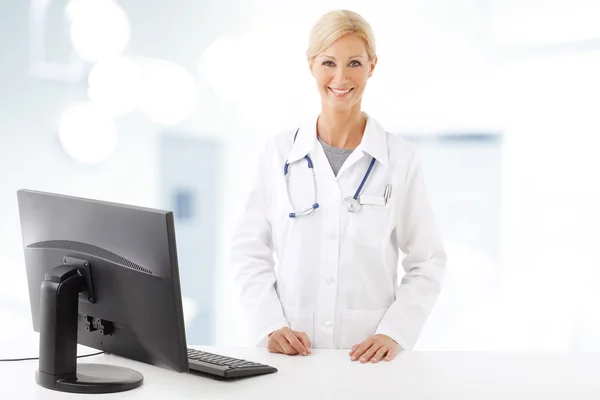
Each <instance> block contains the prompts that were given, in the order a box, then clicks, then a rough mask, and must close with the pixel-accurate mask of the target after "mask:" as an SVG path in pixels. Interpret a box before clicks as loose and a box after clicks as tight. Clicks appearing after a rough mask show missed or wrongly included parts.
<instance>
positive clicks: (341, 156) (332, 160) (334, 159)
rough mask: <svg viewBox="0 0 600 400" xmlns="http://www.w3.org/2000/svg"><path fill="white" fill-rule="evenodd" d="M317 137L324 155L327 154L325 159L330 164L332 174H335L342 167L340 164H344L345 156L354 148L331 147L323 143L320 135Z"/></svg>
mask: <svg viewBox="0 0 600 400" xmlns="http://www.w3.org/2000/svg"><path fill="white" fill-rule="evenodd" d="M317 137H318V138H319V142H320V143H321V146H323V150H325V155H326V156H327V160H329V165H331V169H332V170H333V174H334V175H335V176H337V174H338V172H339V171H340V168H342V165H343V164H344V161H346V158H348V156H349V155H350V154H352V152H353V151H354V149H338V148H337V147H333V146H330V145H328V144H327V143H325V141H323V139H321V137H320V136H317Z"/></svg>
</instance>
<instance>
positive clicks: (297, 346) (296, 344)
mask: <svg viewBox="0 0 600 400" xmlns="http://www.w3.org/2000/svg"><path fill="white" fill-rule="evenodd" d="M283 334H284V336H285V338H286V339H287V340H288V342H289V343H290V344H291V345H292V347H293V348H294V350H296V351H297V352H298V353H300V354H302V355H303V356H305V355H307V354H308V353H307V352H306V347H304V345H303V344H302V343H301V342H300V340H298V338H297V337H296V335H294V332H292V331H291V330H290V331H285V332H284V333H283Z"/></svg>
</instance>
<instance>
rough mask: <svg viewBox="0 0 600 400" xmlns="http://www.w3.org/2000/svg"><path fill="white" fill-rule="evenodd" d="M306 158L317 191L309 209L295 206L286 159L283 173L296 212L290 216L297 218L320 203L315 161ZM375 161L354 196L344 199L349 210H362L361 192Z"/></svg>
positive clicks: (372, 161)
mask: <svg viewBox="0 0 600 400" xmlns="http://www.w3.org/2000/svg"><path fill="white" fill-rule="evenodd" d="M299 130H300V128H298V130H296V134H295V135H294V143H295V142H296V137H297V136H298V131H299ZM304 158H306V161H307V162H308V168H309V169H310V170H311V172H312V176H313V186H314V193H315V197H314V202H313V205H312V206H311V207H310V208H307V209H305V210H301V211H298V210H296V207H295V206H294V202H293V201H292V195H291V194H290V175H291V174H290V168H289V167H290V164H289V163H288V162H287V161H286V162H285V165H284V166H283V175H284V176H285V185H286V189H287V195H288V200H289V201H290V204H291V206H292V209H293V210H294V212H291V213H290V214H289V216H290V218H296V217H299V216H306V215H310V214H312V213H313V211H314V210H316V209H317V208H319V203H318V202H317V178H316V176H315V169H314V168H313V162H312V160H311V158H310V156H309V155H308V154H307V155H305V156H304ZM375 161H376V160H375V157H373V158H372V159H371V163H370V164H369V168H368V169H367V172H366V173H365V176H364V177H363V178H362V181H361V182H360V185H359V186H358V189H356V193H354V196H348V197H346V198H345V199H344V201H343V204H344V207H345V208H346V210H348V211H349V212H356V211H358V210H360V200H359V198H360V192H361V191H362V188H363V186H365V182H366V181H367V178H369V174H370V173H371V170H372V169H373V165H375Z"/></svg>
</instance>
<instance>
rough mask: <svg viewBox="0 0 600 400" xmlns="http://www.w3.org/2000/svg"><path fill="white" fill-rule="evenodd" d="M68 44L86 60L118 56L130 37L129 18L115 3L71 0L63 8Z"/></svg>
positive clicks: (111, 1) (108, 0)
mask: <svg viewBox="0 0 600 400" xmlns="http://www.w3.org/2000/svg"><path fill="white" fill-rule="evenodd" d="M66 12H67V15H68V16H69V18H70V20H71V42H72V43H73V47H74V48H75V50H76V51H77V53H78V54H79V55H80V56H81V58H83V59H84V60H86V61H89V62H96V61H98V60H102V59H104V58H110V57H115V56H118V55H120V54H121V53H122V52H123V50H125V47H127V43H128V42H129V37H130V26H129V19H128V18H127V14H126V13H125V11H124V10H123V8H122V7H121V6H120V5H119V4H117V3H116V2H115V1H114V0H72V1H71V2H70V3H69V5H68V6H67V9H66Z"/></svg>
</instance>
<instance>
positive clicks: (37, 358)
mask: <svg viewBox="0 0 600 400" xmlns="http://www.w3.org/2000/svg"><path fill="white" fill-rule="evenodd" d="M99 354H104V352H103V351H99V352H97V353H92V354H84V355H81V356H77V358H83V357H91V356H97V355H99ZM39 359H40V358H39V357H30V358H6V359H0V362H10V361H31V360H39Z"/></svg>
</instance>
